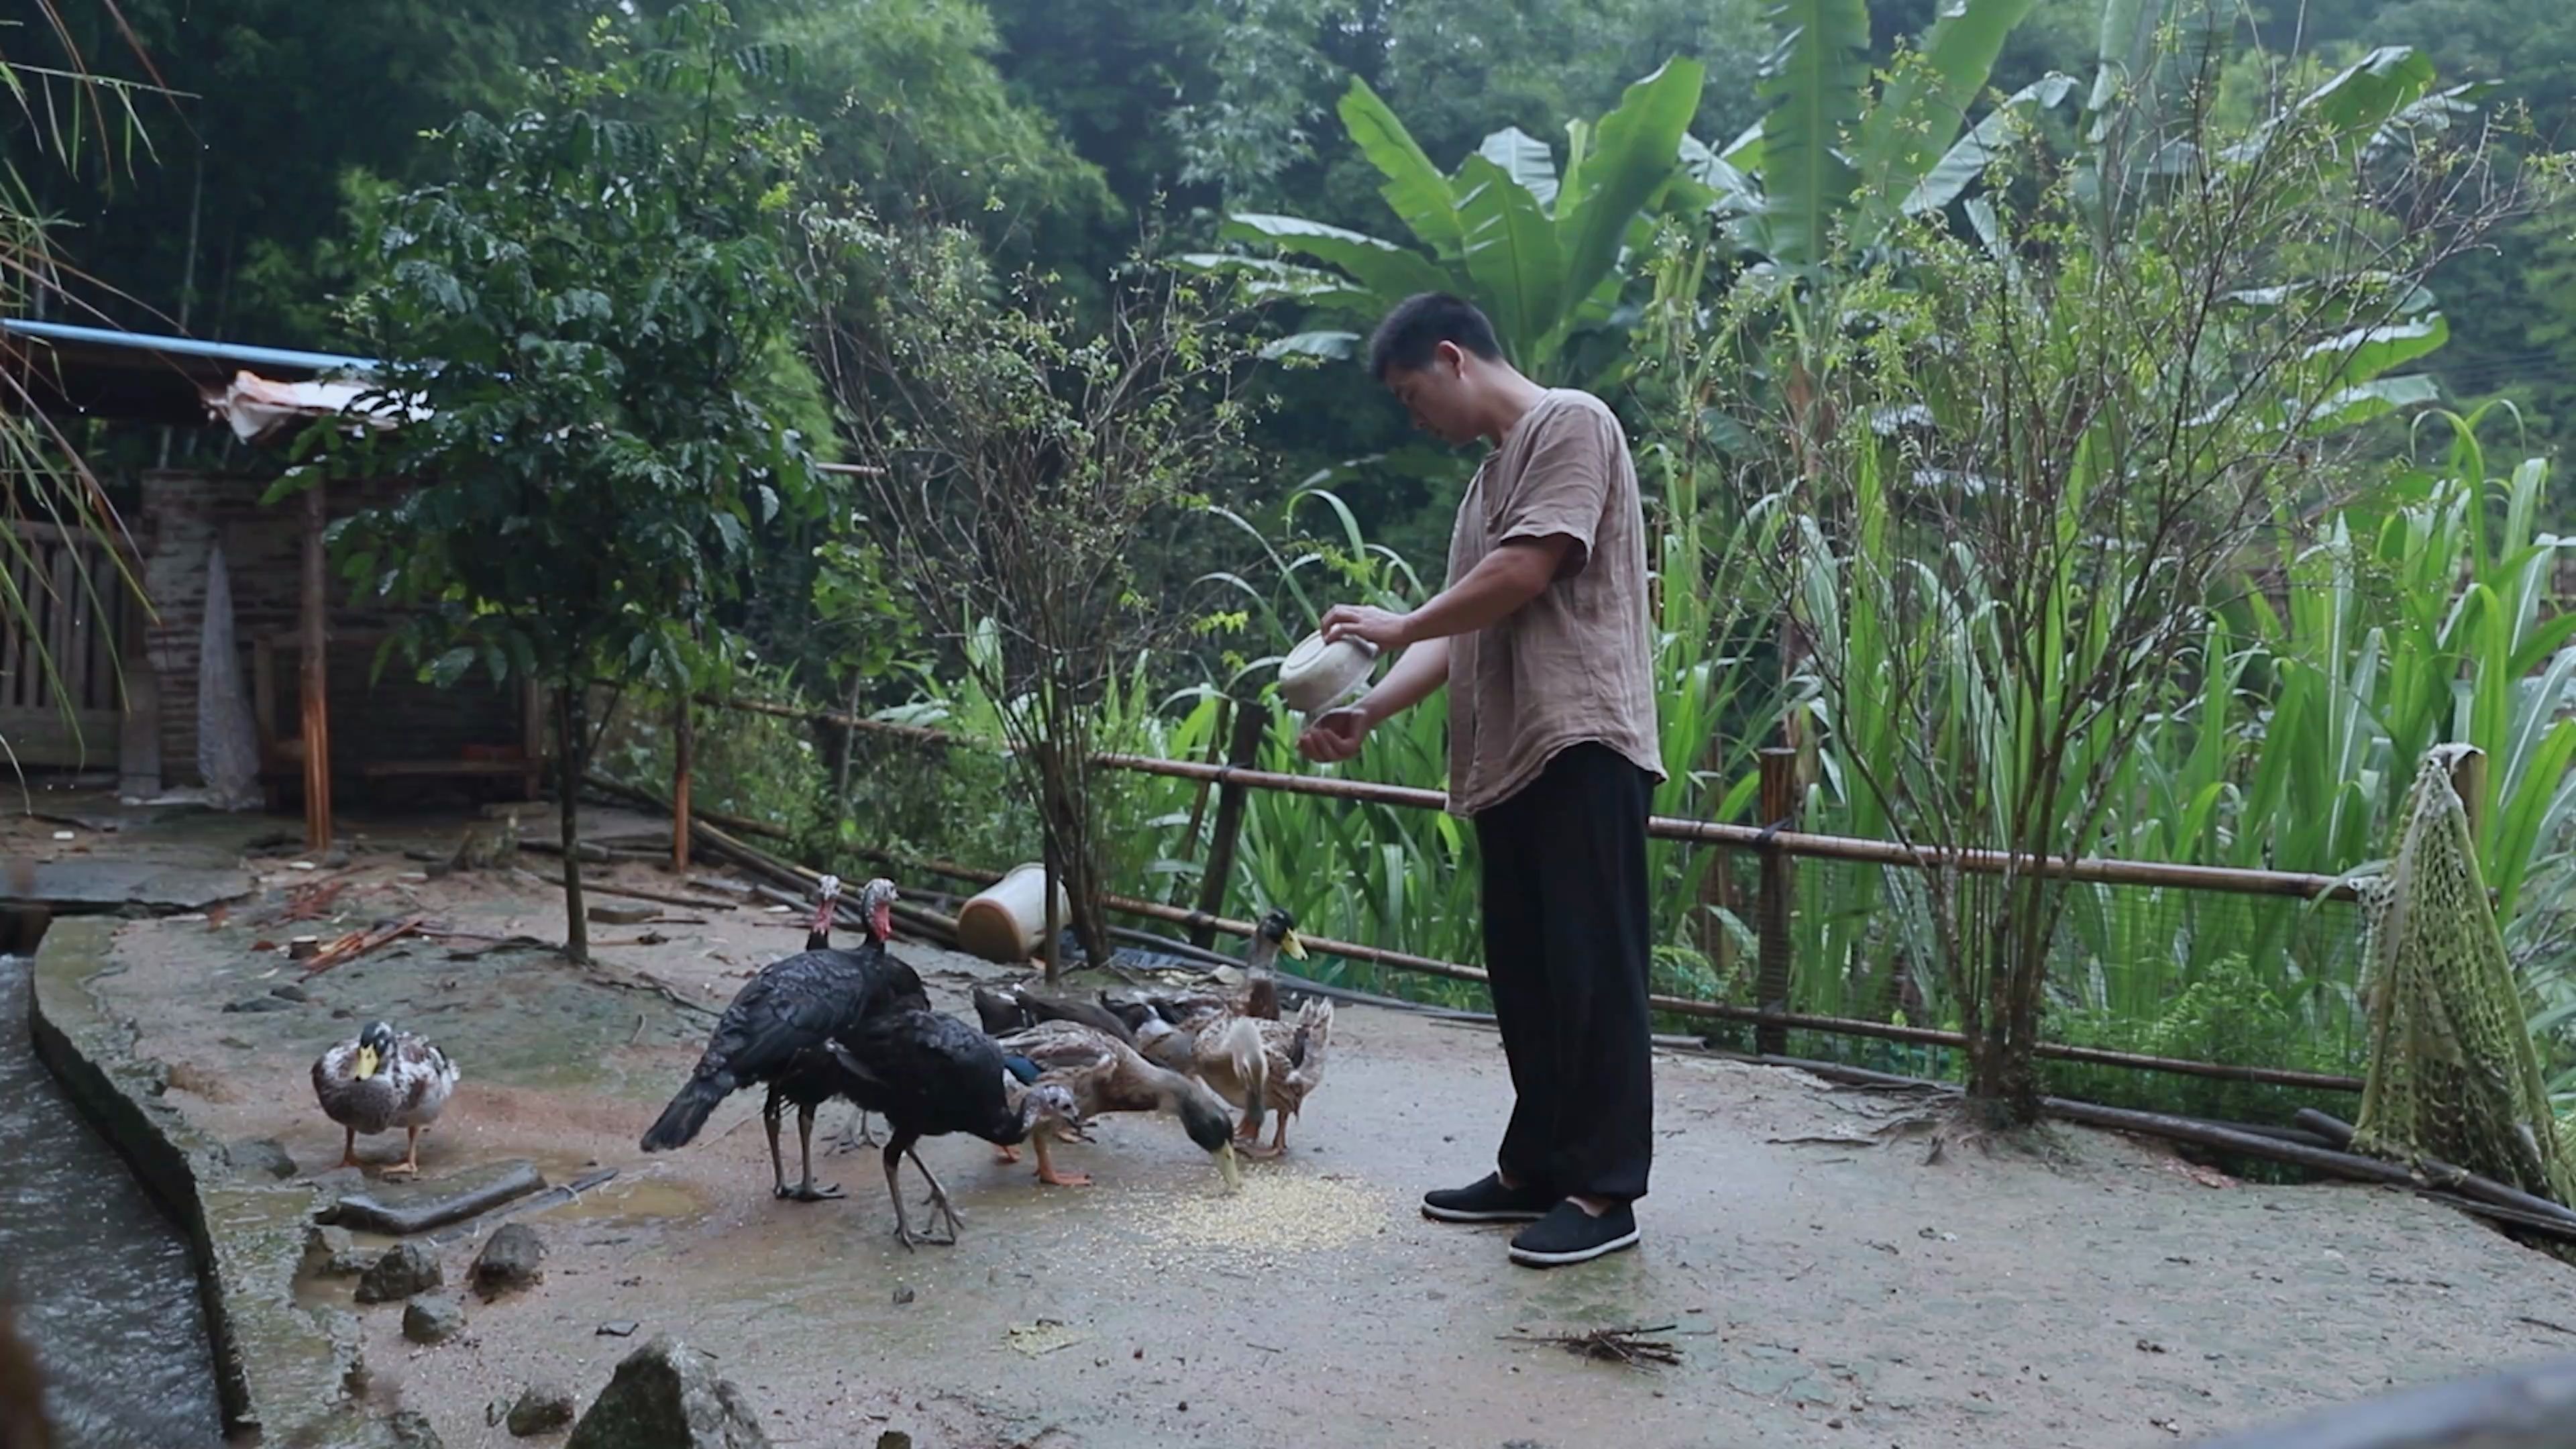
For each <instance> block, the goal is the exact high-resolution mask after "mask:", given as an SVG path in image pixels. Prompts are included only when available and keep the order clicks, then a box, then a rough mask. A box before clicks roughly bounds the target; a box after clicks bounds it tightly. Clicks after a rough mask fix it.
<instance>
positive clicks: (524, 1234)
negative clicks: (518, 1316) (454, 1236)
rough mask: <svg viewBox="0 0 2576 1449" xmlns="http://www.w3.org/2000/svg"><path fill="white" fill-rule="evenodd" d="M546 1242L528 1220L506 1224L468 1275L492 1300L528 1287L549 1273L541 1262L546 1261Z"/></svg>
mask: <svg viewBox="0 0 2576 1449" xmlns="http://www.w3.org/2000/svg"><path fill="white" fill-rule="evenodd" d="M545 1256H546V1245H545V1243H544V1242H543V1241H542V1240H540V1239H539V1238H538V1237H537V1230H536V1229H534V1228H532V1227H529V1226H528V1225H527V1224H526V1223H503V1224H502V1225H501V1229H500V1231H499V1232H496V1233H494V1234H493V1235H492V1240H491V1241H490V1242H487V1243H485V1244H484V1245H483V1251H482V1252H480V1253H478V1254H476V1255H475V1257H474V1266H473V1268H472V1269H471V1270H469V1271H468V1272H467V1274H466V1277H467V1279H468V1280H469V1281H470V1282H472V1283H473V1285H474V1291H475V1292H477V1293H479V1294H481V1295H483V1298H484V1301H486V1302H489V1301H491V1300H492V1299H494V1298H498V1297H499V1296H501V1295H502V1294H503V1293H506V1292H508V1291H509V1290H511V1289H513V1288H525V1287H527V1286H528V1285H529V1284H531V1283H534V1282H536V1281H537V1280H539V1279H541V1278H543V1277H545V1276H546V1274H545V1270H544V1269H543V1268H541V1267H539V1266H538V1265H539V1264H540V1263H542V1262H544V1261H545Z"/></svg>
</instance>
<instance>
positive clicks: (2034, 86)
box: [1898, 71, 2075, 216]
mask: <svg viewBox="0 0 2576 1449" xmlns="http://www.w3.org/2000/svg"><path fill="white" fill-rule="evenodd" d="M2074 89H2075V77H2073V76H2069V75H2059V74H2057V73H2055V72H2053V71H2052V72H2050V73H2049V74H2047V75H2044V76H2041V77H2040V78H2039V79H2038V80H2035V81H2032V82H2031V83H2030V84H2029V85H2026V86H2023V87H2022V88H2021V89H2020V90H2017V91H2015V92H2013V93H2012V94H2011V95H2010V96H2007V97H2005V98H2004V102H2003V104H2001V105H1999V106H1997V107H1995V108H1994V109H1993V110H1992V111H1989V112H1987V113H1986V118H1985V119H1984V120H1982V121H1979V122H1977V124H1976V126H1975V127H1974V128H1973V129H1971V130H1970V131H1969V132H1968V134H1966V135H1965V136H1962V137H1960V138H1959V142H1958V144H1957V145H1955V146H1952V147H1951V148H1950V150H1949V152H1948V154H1946V155H1944V156H1943V157H1942V158H1941V159H1940V161H1939V162H1938V163H1936V164H1935V165H1934V166H1933V167H1932V169H1931V170H1930V171H1927V172H1925V173H1923V175H1922V177H1921V178H1920V179H1919V180H1918V181H1917V182H1916V183H1915V185H1914V189H1913V190H1912V191H1911V192H1909V193H1907V195H1906V197H1905V200H1904V201H1903V202H1902V203H1901V204H1900V205H1899V207H1898V209H1899V210H1900V211H1902V212H1904V213H1905V214H1906V215H1907V216H1920V215H1922V214H1924V213H1925V212H1932V211H1939V210H1940V209H1941V208H1943V207H1945V206H1948V205H1949V204H1950V203H1951V202H1952V201H1954V200H1956V199H1958V195H1959V193H1960V192H1962V191H1965V190H1967V189H1968V184H1969V183H1970V182H1972V181H1975V180H1976V179H1977V178H1978V177H1979V176H1982V175H1984V174H1985V170H1986V165H1987V163H1988V162H1990V161H1992V160H1993V159H1994V157H1995V153H1996V152H1997V151H1998V150H1999V149H2000V148H2001V147H2002V146H2003V143H2004V138H2005V137H2006V136H2008V135H2010V134H2011V133H2012V128H2013V126H2014V125H2015V124H2017V123H2018V122H2019V121H2020V120H2021V119H2022V118H2023V117H2025V116H2028V115H2030V114H2032V113H2033V112H2037V111H2045V110H2049V109H2051V108H2053V107H2055V106H2056V105H2057V104H2058V103H2059V102H2061V101H2063V100H2065V99H2066V97H2067V95H2068V94H2069V93H2071V92H2072V91H2073V90H2074Z"/></svg>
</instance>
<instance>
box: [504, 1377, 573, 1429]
mask: <svg viewBox="0 0 2576 1449" xmlns="http://www.w3.org/2000/svg"><path fill="white" fill-rule="evenodd" d="M508 1422H509V1426H510V1432H511V1433H512V1434H514V1435H516V1436H517V1437H519V1438H521V1439H526V1438H529V1437H531V1436H533V1435H537V1434H551V1433H553V1432H555V1431H556V1430H557V1429H560V1428H562V1427H563V1426H564V1425H566V1424H569V1423H571V1422H572V1394H571V1393H570V1392H569V1391H567V1390H565V1389H564V1388H563V1387H562V1386H561V1385H558V1384H530V1385H529V1386H528V1387H527V1388H526V1389H525V1390H523V1391H521V1393H520V1394H519V1401H518V1402H517V1403H515V1404H512V1405H511V1406H510V1415H509V1421H508Z"/></svg>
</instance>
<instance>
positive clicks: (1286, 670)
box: [1279, 633, 1377, 714]
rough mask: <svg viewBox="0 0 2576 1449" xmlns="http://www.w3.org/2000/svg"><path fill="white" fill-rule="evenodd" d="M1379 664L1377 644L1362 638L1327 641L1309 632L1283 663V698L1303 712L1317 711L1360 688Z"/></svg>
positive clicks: (1291, 707)
mask: <svg viewBox="0 0 2576 1449" xmlns="http://www.w3.org/2000/svg"><path fill="white" fill-rule="evenodd" d="M1376 665H1377V646H1376V645H1374V644H1370V643H1368V642H1366V641H1364V640H1359V639H1344V640H1342V641H1341V642H1339V643H1335V644H1327V643H1325V642H1324V636H1323V635H1322V634H1321V633H1314V634H1309V635H1307V636H1306V637H1305V638H1303V639H1301V640H1299V641H1298V642H1297V647H1296V648H1294V649H1291V650H1289V651H1288V657H1287V658H1286V659H1284V660H1282V661H1280V664H1279V697H1280V698H1281V699H1284V700H1286V701H1288V707H1289V708H1290V709H1293V710H1296V711H1297V712H1298V713H1300V714H1316V713H1320V712H1321V711H1324V710H1327V709H1331V708H1332V707H1333V706H1334V705H1337V704H1339V703H1341V702H1342V701H1343V700H1345V699H1348V698H1350V696H1351V695H1352V694H1354V693H1356V692H1357V691H1358V689H1359V688H1360V686H1361V685H1364V684H1366V683H1367V682H1368V677H1369V671H1370V670H1371V669H1373V668H1375V667H1376Z"/></svg>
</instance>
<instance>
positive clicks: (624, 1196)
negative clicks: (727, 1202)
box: [528, 1176, 710, 1222]
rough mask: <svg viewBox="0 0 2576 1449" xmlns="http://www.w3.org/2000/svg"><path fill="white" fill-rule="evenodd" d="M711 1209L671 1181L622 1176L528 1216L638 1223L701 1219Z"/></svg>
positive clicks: (693, 1192) (689, 1190) (695, 1193)
mask: <svg viewBox="0 0 2576 1449" xmlns="http://www.w3.org/2000/svg"><path fill="white" fill-rule="evenodd" d="M709 1206H710V1204H709V1203H708V1201H707V1199H706V1198H705V1197H704V1196H703V1195H702V1194H700V1193H699V1192H698V1191H697V1190H696V1189H694V1188H688V1187H683V1186H681V1185H680V1184H679V1183H676V1182H673V1181H670V1180H669V1179H666V1178H654V1177H630V1176H619V1177H616V1178H613V1179H611V1180H609V1181H608V1182H605V1183H602V1184H601V1185H599V1186H598V1187H595V1188H592V1189H591V1190H590V1191H588V1192H586V1193H583V1194H582V1195H581V1197H580V1198H579V1199H578V1200H576V1201H573V1202H568V1203H563V1204H561V1205H559V1206H556V1207H551V1208H546V1209H543V1210H541V1211H538V1212H534V1213H530V1214H528V1216H529V1217H531V1218H534V1219H543V1220H544V1221H547V1222H635V1221H640V1220H642V1219H646V1218H693V1217H698V1216H701V1215H703V1214H704V1213H705V1212H706V1211H707V1210H708V1208H709Z"/></svg>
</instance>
